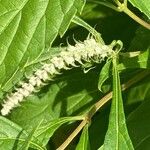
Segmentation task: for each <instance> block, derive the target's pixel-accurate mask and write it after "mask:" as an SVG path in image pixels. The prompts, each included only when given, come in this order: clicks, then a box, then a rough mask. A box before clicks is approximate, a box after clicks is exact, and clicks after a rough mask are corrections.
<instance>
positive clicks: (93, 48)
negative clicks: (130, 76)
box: [1, 38, 113, 115]
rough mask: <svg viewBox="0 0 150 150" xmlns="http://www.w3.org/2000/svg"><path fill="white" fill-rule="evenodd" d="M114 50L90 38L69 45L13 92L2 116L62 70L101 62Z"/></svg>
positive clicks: (7, 98) (5, 102) (4, 104)
mask: <svg viewBox="0 0 150 150" xmlns="http://www.w3.org/2000/svg"><path fill="white" fill-rule="evenodd" d="M112 52H113V50H112V48H111V47H110V46H108V45H101V44H100V43H98V42H96V40H95V39H94V38H89V39H87V40H85V41H84V42H77V43H76V44H75V46H71V45H69V46H68V47H67V49H66V51H62V52H61V53H60V54H59V55H58V56H55V57H53V58H52V59H51V60H50V63H48V64H47V63H45V64H44V65H43V66H42V67H41V68H40V69H38V70H37V71H36V72H34V74H33V75H32V76H31V77H30V78H29V79H28V81H27V82H24V83H22V85H21V87H20V88H18V89H17V90H16V91H14V92H12V93H11V94H9V95H8V96H6V99H5V100H4V103H3V104H2V106H3V108H2V110H1V114H2V115H7V114H8V113H9V112H10V111H11V110H12V109H13V108H14V107H17V106H19V103H20V102H22V101H23V100H24V99H25V98H26V97H28V96H29V95H30V94H31V93H33V92H34V91H35V89H36V88H40V87H41V86H42V85H43V83H45V82H46V81H48V80H51V78H52V77H53V76H55V75H57V74H58V73H59V72H60V71H61V70H62V69H65V70H66V69H69V68H73V67H78V66H82V65H83V64H84V63H85V62H96V63H98V62H101V61H102V60H104V58H105V57H109V56H111V55H112Z"/></svg>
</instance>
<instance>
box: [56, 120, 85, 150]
mask: <svg viewBox="0 0 150 150" xmlns="http://www.w3.org/2000/svg"><path fill="white" fill-rule="evenodd" d="M86 124H87V120H86V119H85V120H83V121H82V122H81V123H80V124H79V126H78V127H77V128H76V129H75V130H74V131H73V132H72V134H71V135H70V136H69V137H68V138H67V140H66V141H65V142H64V143H63V144H62V145H60V147H59V148H57V149H56V150H64V149H65V148H66V147H67V146H68V145H69V144H70V142H71V141H72V140H73V139H74V138H75V137H76V136H77V134H78V133H79V132H80V131H81V130H82V129H83V127H84V126H85V125H86Z"/></svg>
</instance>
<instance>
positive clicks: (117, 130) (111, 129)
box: [104, 58, 134, 150]
mask: <svg viewBox="0 0 150 150" xmlns="http://www.w3.org/2000/svg"><path fill="white" fill-rule="evenodd" d="M118 149H124V150H133V149H134V148H133V145H132V142H131V140H130V137H129V135H128V131H127V127H126V121H125V115H124V109H123V101H122V95H121V86H120V77H119V72H118V70H117V62H116V58H113V98H112V105H111V112H110V116H109V126H108V131H107V133H106V136H105V141H104V150H118Z"/></svg>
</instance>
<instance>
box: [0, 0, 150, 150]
mask: <svg viewBox="0 0 150 150" xmlns="http://www.w3.org/2000/svg"><path fill="white" fill-rule="evenodd" d="M120 1H121V0H120ZM117 2H118V0H104V1H101V2H98V1H97V0H93V1H91V0H87V1H86V2H85V0H5V1H0V41H1V42H0V58H1V59H0V98H1V104H2V103H3V99H5V96H6V93H10V92H11V91H13V90H14V88H15V86H16V87H17V86H18V84H19V82H20V81H22V80H24V81H26V77H25V74H26V76H27V77H28V76H30V75H32V74H33V72H34V70H36V69H37V68H39V67H40V66H41V65H42V63H43V62H47V61H49V59H51V58H52V57H54V56H55V55H57V54H59V53H60V51H63V50H64V48H65V47H66V46H67V44H68V43H67V42H66V41H67V39H68V41H69V43H70V44H72V45H74V43H75V41H74V40H72V39H73V38H72V37H73V36H74V37H75V39H77V40H79V41H83V40H84V39H85V38H86V37H87V36H88V35H89V32H90V35H91V36H93V37H94V38H95V39H96V40H97V42H99V43H100V44H104V41H105V43H106V44H110V42H111V41H113V40H116V39H117V40H121V41H122V42H123V43H124V46H123V49H122V50H121V51H120V52H118V53H117V51H116V50H117V45H114V48H113V49H114V50H115V54H116V56H117V60H116V58H115V57H113V56H112V58H110V59H109V60H106V61H104V62H103V63H101V64H98V65H96V64H90V69H89V70H88V72H87V73H85V72H84V70H83V68H80V67H78V68H72V70H66V71H63V72H62V74H60V75H58V76H56V77H55V78H54V80H53V81H50V82H48V83H47V85H46V86H44V87H43V88H41V89H39V92H37V93H33V95H31V96H30V97H27V98H26V99H25V101H24V102H22V103H20V107H17V108H15V109H14V110H12V113H11V114H9V115H8V116H6V117H2V116H1V117H0V133H1V134H0V150H11V149H12V150H27V149H29V150H30V149H37V150H46V149H47V150H49V149H52V150H53V149H57V148H58V147H59V146H60V145H61V144H62V143H63V142H64V141H65V140H66V139H67V138H68V137H69V136H70V135H71V136H72V137H73V134H72V132H73V131H74V130H75V128H76V127H77V126H78V127H80V125H79V123H80V122H83V123H84V125H83V126H82V127H80V130H75V134H76V135H75V136H74V137H73V139H74V141H73V142H71V141H69V139H67V142H68V144H70V145H69V146H68V144H66V143H65V144H64V147H63V148H66V147H67V146H68V149H71V150H72V149H76V150H89V149H90V150H96V149H99V150H103V149H112V150H117V149H125V150H126V149H128V150H132V149H137V150H143V149H144V150H148V149H149V147H150V142H149V141H150V132H149V131H150V128H149V124H150V122H149V117H150V108H149V107H150V104H149V103H150V102H149V98H150V94H149V93H150V79H149V75H148V74H150V71H149V69H150V30H148V29H146V28H144V27H142V26H141V25H139V24H137V23H135V21H134V20H131V18H130V16H126V15H125V14H123V13H121V12H116V11H115V10H117V11H118V9H117V7H116V6H117ZM129 2H130V3H131V5H129V6H130V8H131V10H132V11H133V12H135V14H139V17H140V18H145V21H147V20H148V18H150V3H149V1H148V0H137V1H136V0H129ZM132 5H133V6H134V7H133V6H132ZM135 7H136V8H135ZM111 8H112V9H111ZM138 11H139V12H138ZM141 12H142V13H143V14H141ZM147 17H148V18H147ZM81 18H83V19H81ZM60 37H61V38H60ZM68 37H69V38H68ZM61 43H63V47H61V46H60V45H61ZM116 61H117V62H116ZM41 62H42V63H41ZM112 62H113V63H112ZM93 65H94V67H91V66H93ZM134 77H136V78H134ZM132 78H133V79H132ZM129 79H131V80H129ZM138 79H140V82H137V81H139V80H138ZM128 80H129V81H128ZM127 81H128V82H127ZM125 82H126V84H125V85H123V86H121V84H123V83H125ZM136 82H137V83H136ZM133 83H134V84H133ZM14 84H15V85H14ZM131 85H132V87H130V86H131ZM111 87H112V88H111ZM129 87H130V88H129ZM104 88H105V90H104V91H103V89H104ZM121 88H122V90H125V89H127V90H126V91H121ZM37 90H38V89H37ZM101 91H103V92H101ZM110 91H113V94H112V102H111V101H110V102H109V103H108V104H106V105H105V106H103V105H104V104H105V103H106V102H107V101H108V100H109V99H111V93H110V95H106V93H109V92H110ZM105 95H106V97H104V96H105ZM110 105H111V106H110ZM82 129H83V130H82ZM81 130H82V132H81V134H78V132H79V131H81ZM133 147H134V148H133ZM58 150H59V149H58ZM60 150H61V147H60Z"/></svg>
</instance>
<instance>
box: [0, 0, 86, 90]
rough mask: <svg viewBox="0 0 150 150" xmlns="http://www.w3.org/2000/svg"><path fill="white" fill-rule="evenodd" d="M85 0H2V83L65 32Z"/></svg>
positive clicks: (34, 58) (0, 63)
mask: <svg viewBox="0 0 150 150" xmlns="http://www.w3.org/2000/svg"><path fill="white" fill-rule="evenodd" d="M84 4H85V1H84V0H74V1H72V0H65V1H64V0H44V1H43V0H42V1H41V0H32V1H30V0H23V1H22V0H14V1H9V0H6V1H0V5H1V7H0V40H1V43H0V47H1V51H0V56H1V60H0V74H1V75H2V76H1V78H0V85H1V86H2V88H5V86H7V84H10V83H11V82H12V80H15V75H16V74H17V72H18V71H19V70H22V71H23V69H24V66H25V65H28V64H31V63H34V61H36V60H37V59H38V57H39V56H40V55H41V54H42V53H43V52H44V51H45V50H46V49H47V48H49V47H50V45H51V44H52V42H53V41H54V39H55V38H56V36H57V35H58V34H60V35H61V36H62V35H63V34H64V33H65V32H66V30H67V28H68V26H69V24H70V23H71V20H72V18H73V17H74V16H75V14H76V13H77V11H78V12H79V13H80V12H81V11H82V9H83V6H84Z"/></svg>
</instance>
